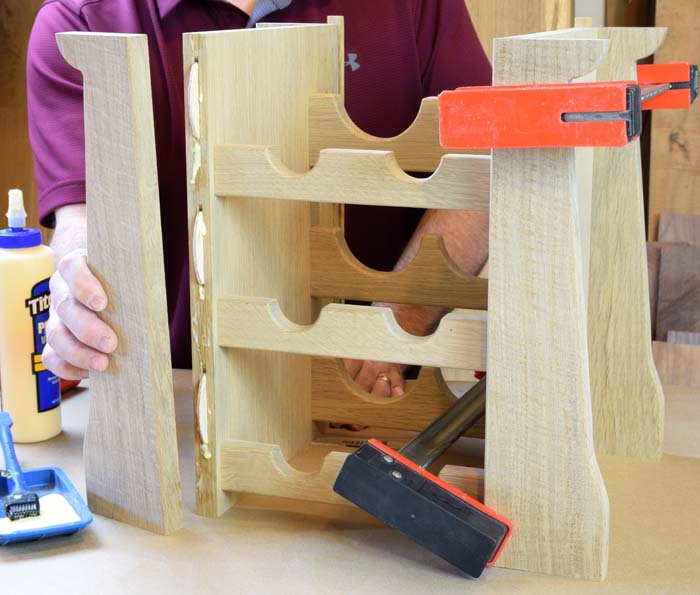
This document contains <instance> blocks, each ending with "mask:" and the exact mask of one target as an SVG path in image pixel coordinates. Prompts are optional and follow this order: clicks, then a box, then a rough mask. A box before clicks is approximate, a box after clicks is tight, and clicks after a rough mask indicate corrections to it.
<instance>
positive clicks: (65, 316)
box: [42, 205, 117, 380]
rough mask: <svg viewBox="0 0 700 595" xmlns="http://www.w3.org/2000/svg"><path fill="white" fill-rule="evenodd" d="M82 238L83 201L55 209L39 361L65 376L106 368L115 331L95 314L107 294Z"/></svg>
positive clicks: (82, 375) (73, 377)
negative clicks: (53, 259) (52, 269)
mask: <svg viewBox="0 0 700 595" xmlns="http://www.w3.org/2000/svg"><path fill="white" fill-rule="evenodd" d="M86 243H87V235H86V232H85V207H84V205H69V206H66V207H62V208H61V209H58V210H57V211H56V231H55V233H54V239H53V241H52V243H51V245H52V247H53V248H54V251H55V252H56V259H57V262H58V264H57V270H56V272H55V273H54V274H53V275H52V276H51V281H50V288H51V309H50V311H49V320H48V322H47V324H46V346H45V347H44V352H43V354H42V361H43V362H44V365H45V366H46V367H47V368H48V369H49V370H51V371H52V372H53V373H54V374H56V375H58V376H60V377H61V378H64V379H66V380H80V379H82V378H87V375H88V370H94V371H97V372H102V371H104V370H106V369H107V366H108V365H109V359H108V357H107V354H109V353H112V352H113V351H114V350H115V349H116V348H117V335H116V334H115V332H114V331H113V330H112V329H111V328H109V326H108V325H107V324H105V323H104V322H103V321H101V320H100V319H99V318H98V316H97V314H96V312H99V311H101V310H104V309H105V307H106V306H107V295H106V294H105V291H104V289H103V288H102V285H101V284H100V282H99V281H98V280H97V278H96V277H95V276H94V275H93V274H92V273H91V272H90V269H89V268H88V266H87V258H86V257H87V250H86V248H85V245H86ZM76 246H77V247H76Z"/></svg>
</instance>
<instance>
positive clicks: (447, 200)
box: [214, 145, 491, 211]
mask: <svg viewBox="0 0 700 595" xmlns="http://www.w3.org/2000/svg"><path fill="white" fill-rule="evenodd" d="M438 162H439V166H438V164H437V163H436V167H437V170H435V173H433V175H431V176H430V177H428V178H416V177H414V176H411V175H409V174H407V173H406V172H405V171H404V170H403V169H402V168H401V165H400V164H399V162H398V161H397V156H396V155H395V154H394V153H392V152H391V151H386V150H382V151H375V150H354V149H345V148H344V149H326V150H324V151H321V154H320V157H319V159H318V162H317V163H316V165H315V166H314V167H313V169H311V170H310V171H308V172H306V173H299V172H296V171H293V170H291V169H289V168H288V167H287V166H286V165H285V164H284V163H283V162H282V161H281V160H280V159H279V157H277V155H276V154H275V153H274V152H273V151H272V150H271V149H270V148H269V147H264V146H246V145H216V146H215V147H214V192H215V193H216V195H217V196H222V197H225V196H238V197H246V198H270V199H284V200H304V201H312V202H321V203H326V202H330V203H346V204H360V205H379V206H390V207H413V208H422V209H456V210H467V211H488V208H489V197H490V188H491V182H490V176H491V157H489V156H486V155H445V156H444V157H442V159H441V160H438ZM433 169H434V168H433ZM431 171H432V170H431Z"/></svg>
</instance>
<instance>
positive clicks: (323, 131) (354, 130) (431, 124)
mask: <svg viewBox="0 0 700 595" xmlns="http://www.w3.org/2000/svg"><path fill="white" fill-rule="evenodd" d="M333 147H343V148H345V149H376V150H382V151H393V152H394V153H395V154H396V160H397V161H398V163H399V166H400V167H401V168H402V169H404V170H406V171H414V172H432V171H435V169H436V168H437V166H438V164H439V163H440V159H441V158H442V156H443V155H445V154H447V153H470V154H475V153H476V151H468V152H467V151H455V150H453V149H450V150H447V149H443V148H442V147H441V146H440V126H439V114H438V106H437V97H426V98H425V99H423V101H422V102H421V105H420V109H419V110H418V114H417V115H416V117H415V119H414V120H413V123H412V124H411V125H410V126H409V127H408V128H407V129H406V130H404V131H403V132H402V133H401V134H399V135H397V136H393V137H389V138H382V137H379V136H373V135H371V134H367V133H366V132H365V131H364V130H362V129H361V128H360V127H358V126H357V124H355V123H354V122H353V121H352V118H350V116H349V115H348V113H347V111H346V109H345V106H344V104H343V100H342V98H341V97H340V96H339V95H334V94H314V95H311V96H310V97H309V162H310V163H312V164H313V163H316V161H317V159H318V158H319V153H320V151H321V150H322V149H328V148H333ZM481 154H483V155H486V154H488V152H486V151H482V152H481Z"/></svg>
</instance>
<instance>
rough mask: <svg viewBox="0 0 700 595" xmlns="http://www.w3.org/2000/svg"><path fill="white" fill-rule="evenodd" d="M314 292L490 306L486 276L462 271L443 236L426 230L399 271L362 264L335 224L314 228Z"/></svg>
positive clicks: (400, 301) (455, 305) (399, 301)
mask: <svg viewBox="0 0 700 595" xmlns="http://www.w3.org/2000/svg"><path fill="white" fill-rule="evenodd" d="M310 242H311V294H312V295H314V296H317V297H342V298H344V299H350V300H362V301H367V302H372V301H380V302H391V303H397V304H421V305H428V306H447V307H450V308H469V309H472V310H486V309H487V301H488V280H487V279H480V278H479V277H473V276H471V275H467V274H466V273H465V272H463V271H462V270H461V269H460V268H459V267H458V266H457V264H456V263H455V262H454V260H452V258H451V257H450V255H449V254H448V252H447V249H446V248H445V243H444V242H443V240H442V237H441V236H436V235H427V236H424V237H423V239H422V241H421V244H420V248H419V250H418V254H416V256H415V257H414V259H413V260H412V261H411V262H410V263H409V264H408V265H406V266H405V267H404V268H402V269H400V270H398V271H392V272H385V271H376V270H374V269H371V268H369V267H367V266H365V265H364V264H362V263H361V262H360V261H359V260H357V258H355V256H354V255H353V253H352V251H351V250H350V248H349V247H348V245H347V242H346V241H345V236H344V234H343V231H342V230H341V229H340V228H337V227H332V228H329V227H312V228H311V238H310Z"/></svg>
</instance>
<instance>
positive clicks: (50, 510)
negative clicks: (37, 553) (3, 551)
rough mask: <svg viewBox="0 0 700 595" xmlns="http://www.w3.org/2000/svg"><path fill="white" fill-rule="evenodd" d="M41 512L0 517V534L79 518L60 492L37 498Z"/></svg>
mask: <svg viewBox="0 0 700 595" xmlns="http://www.w3.org/2000/svg"><path fill="white" fill-rule="evenodd" d="M39 506H40V510H41V514H40V515H39V516H33V517H27V518H24V519H18V520H16V521H11V520H10V519H8V518H7V517H3V518H1V519H0V535H10V534H11V533H17V532H18V531H32V530H35V529H45V528H47V527H53V526H54V525H64V524H66V523H75V522H77V521H79V520H80V517H79V516H78V515H77V513H76V512H75V510H73V507H72V506H71V505H70V504H69V503H68V500H66V499H65V498H64V497H63V496H61V494H48V495H46V496H42V497H41V498H39Z"/></svg>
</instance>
